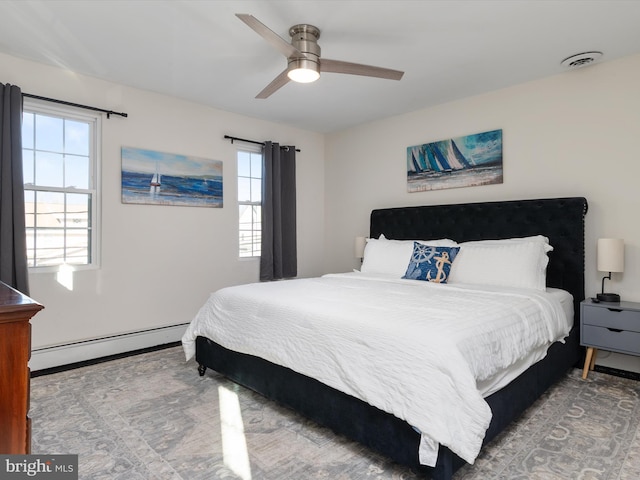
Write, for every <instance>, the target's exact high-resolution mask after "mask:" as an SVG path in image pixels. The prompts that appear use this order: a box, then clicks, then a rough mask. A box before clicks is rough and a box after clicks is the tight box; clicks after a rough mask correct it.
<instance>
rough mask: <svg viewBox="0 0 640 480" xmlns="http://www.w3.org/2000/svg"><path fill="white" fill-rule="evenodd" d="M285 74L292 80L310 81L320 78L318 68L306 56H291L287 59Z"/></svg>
mask: <svg viewBox="0 0 640 480" xmlns="http://www.w3.org/2000/svg"><path fill="white" fill-rule="evenodd" d="M287 76H288V77H289V79H290V80H293V81H294V82H298V83H311V82H315V81H316V80H318V79H319V78H320V68H319V67H318V64H317V63H316V62H314V61H312V60H309V59H308V58H293V59H290V60H289V67H288V69H287Z"/></svg>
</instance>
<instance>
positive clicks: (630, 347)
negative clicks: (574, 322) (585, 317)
mask: <svg viewBox="0 0 640 480" xmlns="http://www.w3.org/2000/svg"><path fill="white" fill-rule="evenodd" d="M611 328H613V327H611ZM582 343H583V344H585V345H590V346H592V347H595V348H602V349H604V350H611V351H615V352H621V353H628V354H633V355H640V332H630V331H628V330H617V329H610V328H606V327H598V326H594V325H583V327H582Z"/></svg>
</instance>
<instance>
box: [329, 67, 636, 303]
mask: <svg viewBox="0 0 640 480" xmlns="http://www.w3.org/2000/svg"><path fill="white" fill-rule="evenodd" d="M425 88H429V86H428V85H425ZM639 112H640V55H635V56H631V57H626V58H623V59H620V60H616V61H611V62H608V63H602V64H596V65H592V66H589V67H586V68H583V69H579V70H575V71H571V72H567V73H565V74H562V75H558V76H554V77H549V78H546V79H543V80H539V81H534V82H530V83H526V84H522V85H518V86H515V87H511V88H507V89H503V90H499V91H495V92H491V93H488V94H484V95H479V96H475V97H471V98H466V99H463V100H459V101H456V102H451V103H447V104H443V105H440V106H437V107H433V108H428V109H424V110H419V111H416V112H413V113H410V114H405V115H400V116H396V117H392V118H388V119H385V120H381V121H378V122H375V123H370V124H367V125H363V126H360V127H357V128H352V129H349V130H346V131H341V132H338V133H334V134H330V135H328V136H327V141H326V147H325V148H326V174H325V182H326V186H327V190H326V218H327V224H326V245H327V248H326V255H327V269H328V270H333V271H344V270H348V269H351V268H353V267H355V266H357V264H356V261H355V260H354V258H353V242H354V237H356V236H358V235H367V234H368V219H369V214H370V212H371V210H372V209H374V208H378V207H391V206H405V205H428V204H441V203H463V202H476V201H493V200H508V199H524V198H544V197H564V196H584V197H586V198H587V200H588V202H589V212H588V214H587V217H586V294H587V296H593V295H595V293H597V292H598V291H599V289H600V280H601V278H602V273H600V272H597V271H596V269H595V253H596V251H595V245H596V240H597V238H599V237H617V238H623V239H624V240H625V244H626V252H625V253H626V264H625V272H624V274H613V277H614V278H613V281H611V282H608V284H607V290H609V291H614V292H619V293H620V294H621V295H622V298H623V299H625V300H629V301H640V220H639V216H640V209H639V207H640V188H639V181H640V155H639V153H638V147H637V144H638V138H639V137H640V113H639ZM498 128H501V129H502V131H503V132H502V133H503V148H504V150H503V158H504V164H503V165H504V183H503V184H501V185H489V186H482V187H471V188H462V189H450V190H440V191H432V192H421V193H407V189H406V147H408V146H410V145H417V144H421V143H428V142H432V141H437V140H442V139H447V138H451V137H455V136H459V135H467V134H473V133H478V132H484V131H488V130H494V129H498Z"/></svg>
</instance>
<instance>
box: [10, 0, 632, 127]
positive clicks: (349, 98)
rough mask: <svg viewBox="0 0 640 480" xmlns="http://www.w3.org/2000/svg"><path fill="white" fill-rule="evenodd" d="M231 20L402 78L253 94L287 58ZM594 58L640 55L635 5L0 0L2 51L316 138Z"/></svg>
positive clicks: (354, 79)
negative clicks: (310, 34)
mask: <svg viewBox="0 0 640 480" xmlns="http://www.w3.org/2000/svg"><path fill="white" fill-rule="evenodd" d="M235 13H248V14H251V15H253V16H255V17H256V18H257V19H258V20H260V21H261V22H263V23H264V24H266V25H267V26H269V27H270V28H271V29H272V30H274V31H275V32H276V33H277V34H279V35H280V36H282V37H283V38H285V39H286V40H287V41H288V40H289V39H290V37H289V35H288V30H289V27H290V26H292V25H294V24H297V23H310V24H313V25H315V26H317V27H318V28H320V30H321V36H320V40H319V44H320V46H321V47H322V56H324V57H326V58H331V59H336V60H345V61H349V62H356V63H364V64H371V65H376V66H381V67H387V68H393V69H397V70H403V71H405V72H406V73H405V75H404V78H403V79H402V80H401V81H399V82H397V81H391V80H382V79H377V78H367V77H360V76H353V75H341V74H335V73H325V74H323V75H322V77H321V78H320V80H318V81H317V82H315V83H312V84H295V83H289V84H288V85H286V86H284V87H283V88H282V89H280V90H278V91H277V92H276V93H275V94H274V95H272V96H271V97H270V98H268V99H266V100H257V99H255V98H254V97H255V96H256V95H257V94H258V92H259V91H261V90H262V88H263V87H265V86H266V85H267V84H268V83H269V82H270V81H271V80H272V79H273V78H274V77H275V76H276V75H278V74H279V73H280V72H281V71H282V70H284V68H285V67H286V59H285V58H284V56H283V55H282V54H280V53H279V52H278V51H276V50H275V49H273V48H272V47H270V46H269V44H267V43H266V42H265V41H264V40H263V39H262V38H261V37H260V36H258V34H256V33H255V32H253V31H252V30H251V29H250V28H249V27H247V26H246V25H245V24H244V23H243V22H241V21H240V20H239V19H238V18H236V17H235V15H234V14H235ZM590 50H599V51H602V52H603V53H604V56H603V57H602V59H601V60H600V61H601V62H604V61H610V60H613V59H615V58H619V57H622V56H626V55H631V54H634V53H638V52H640V1H638V0H625V1H622V0H604V1H598V0H584V1H579V0H494V1H488V0H475V1H474V0H466V1H454V0H445V1H435V0H432V1H427V0H423V1H419V0H413V1H400V0H396V1H367V0H353V1H346V0H340V1H329V0H318V1H312V0H298V1H293V0H283V1H264V0H247V1H187V0H173V1H155V0H142V1H139V0H128V1H113V0H109V1H105V0H93V1H88V0H85V1H79V0H78V1H58V0H43V1H24V0H19V1H7V0H4V1H0V52H4V53H7V54H10V55H14V56H17V57H23V58H27V59H30V60H35V61H37V62H42V63H48V64H53V65H57V66H60V67H63V68H67V69H69V70H72V71H74V72H77V73H82V74H85V75H90V76H94V77H99V78H102V79H105V80H109V81H111V82H116V83H120V84H125V85H129V86H132V87H137V88H141V89H145V90H151V91H155V92H159V93H163V94H167V95H173V96H176V97H180V98H184V99H187V100H192V101H194V102H198V103H202V104H207V105H210V106H212V107H216V108H219V109H222V110H226V111H231V112H236V113H240V114H244V115H249V116H252V117H257V118H262V119H265V120H269V121H273V122H278V123H283V124H289V125H293V126H296V127H299V128H302V129H306V130H311V131H317V132H331V131H336V130H341V129H344V128H347V127H350V126H354V125H357V124H360V123H364V122H368V121H372V120H375V119H379V118H384V117H388V116H392V115H396V114H401V113H404V112H408V111H413V110H418V109H421V108H424V107H428V106H432V105H436V104H440V103H443V102H447V101H450V100H454V99H458V98H463V97H468V96H471V95H475V94H478V93H482V92H488V91H491V90H496V89H499V88H503V87H506V86H510V85H514V84H518V83H522V82H526V81H529V80H533V79H537V78H541V77H545V76H549V75H554V74H557V73H561V72H563V71H565V70H566V69H565V68H564V67H562V66H561V65H560V62H561V61H562V60H563V59H564V58H566V57H568V56H570V55H573V54H576V53H581V52H584V51H590ZM2 81H3V80H2V78H0V82H2ZM29 93H34V94H38V92H29ZM64 100H68V101H74V99H64ZM101 107H104V108H113V106H110V105H104V106H102V105H101ZM123 109H124V111H126V105H125V106H123Z"/></svg>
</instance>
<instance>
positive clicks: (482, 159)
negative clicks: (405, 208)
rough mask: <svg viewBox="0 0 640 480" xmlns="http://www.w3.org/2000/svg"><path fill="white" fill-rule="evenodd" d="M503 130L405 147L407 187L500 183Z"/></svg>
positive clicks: (421, 189) (420, 189) (417, 189)
mask: <svg viewBox="0 0 640 480" xmlns="http://www.w3.org/2000/svg"><path fill="white" fill-rule="evenodd" d="M502 181H503V179H502V130H492V131H489V132H482V133H475V134H473V135H466V136H463V137H455V138H450V139H448V140H440V141H437V142H432V143H425V144H422V145H414V146H412V147H407V190H408V191H409V192H425V191H429V190H442V189H446V188H462V187H474V186H479V185H491V184H496V183H502Z"/></svg>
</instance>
